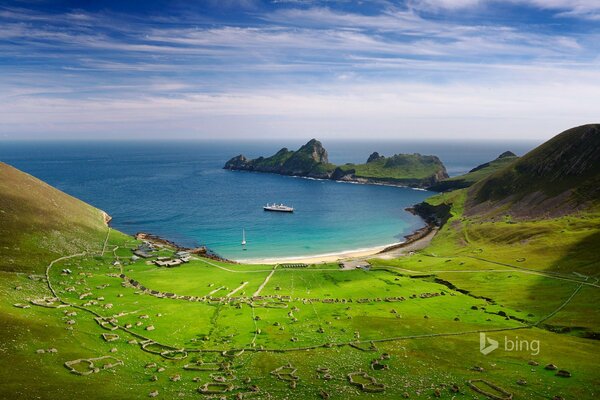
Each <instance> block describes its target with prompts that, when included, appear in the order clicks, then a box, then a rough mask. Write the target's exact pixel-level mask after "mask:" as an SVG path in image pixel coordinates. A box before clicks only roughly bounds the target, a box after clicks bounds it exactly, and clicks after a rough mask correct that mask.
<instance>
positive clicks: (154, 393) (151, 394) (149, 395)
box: [148, 390, 158, 397]
mask: <svg viewBox="0 0 600 400" xmlns="http://www.w3.org/2000/svg"><path fill="white" fill-rule="evenodd" d="M156 396H158V390H154V391H152V392H150V393H149V394H148V397H156Z"/></svg>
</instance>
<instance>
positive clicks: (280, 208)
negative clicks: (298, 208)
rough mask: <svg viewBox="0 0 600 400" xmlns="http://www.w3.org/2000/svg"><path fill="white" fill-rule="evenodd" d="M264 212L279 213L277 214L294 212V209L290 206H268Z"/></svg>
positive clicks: (264, 208)
mask: <svg viewBox="0 0 600 400" xmlns="http://www.w3.org/2000/svg"><path fill="white" fill-rule="evenodd" d="M263 210H265V211H277V212H288V213H291V212H294V207H290V206H286V205H283V204H275V203H273V204H268V203H267V205H266V206H264V207H263Z"/></svg>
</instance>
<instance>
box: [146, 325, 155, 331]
mask: <svg viewBox="0 0 600 400" xmlns="http://www.w3.org/2000/svg"><path fill="white" fill-rule="evenodd" d="M154 329H155V328H154V325H148V326H147V327H146V330H147V331H153V330H154Z"/></svg>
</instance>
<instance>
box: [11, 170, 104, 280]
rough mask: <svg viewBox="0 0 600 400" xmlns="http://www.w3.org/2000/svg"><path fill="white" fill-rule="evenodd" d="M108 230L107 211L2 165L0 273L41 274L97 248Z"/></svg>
mask: <svg viewBox="0 0 600 400" xmlns="http://www.w3.org/2000/svg"><path fill="white" fill-rule="evenodd" d="M106 231H107V227H106V224H105V222H104V214H103V212H102V211H100V210H98V209H96V208H94V207H92V206H90V205H89V204H86V203H84V202H82V201H80V200H78V199H76V198H74V197H71V196H69V195H67V194H65V193H63V192H61V191H59V190H57V189H55V188H53V187H51V186H50V185H47V184H46V183H44V182H42V181H40V180H39V179H37V178H34V177H32V176H30V175H28V174H25V173H23V172H21V171H19V170H17V169H15V168H13V167H11V166H9V165H7V164H5V163H1V162H0V259H2V263H0V270H3V271H40V270H41V269H42V268H43V267H45V265H46V264H47V263H48V262H49V261H50V260H52V259H54V258H57V257H59V256H61V255H65V254H72V253H77V252H80V251H82V250H87V249H90V248H98V246H99V245H101V244H102V240H103V239H104V237H105V236H106Z"/></svg>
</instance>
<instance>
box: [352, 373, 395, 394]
mask: <svg viewBox="0 0 600 400" xmlns="http://www.w3.org/2000/svg"><path fill="white" fill-rule="evenodd" d="M348 380H349V381H350V384H352V385H354V386H358V387H359V388H360V390H362V391H363V392H369V393H381V392H384V391H385V388H386V387H385V384H383V383H379V382H377V379H375V378H373V377H372V376H369V375H368V374H367V373H366V372H364V371H357V372H351V373H349V374H348Z"/></svg>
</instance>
